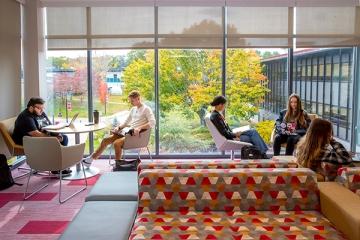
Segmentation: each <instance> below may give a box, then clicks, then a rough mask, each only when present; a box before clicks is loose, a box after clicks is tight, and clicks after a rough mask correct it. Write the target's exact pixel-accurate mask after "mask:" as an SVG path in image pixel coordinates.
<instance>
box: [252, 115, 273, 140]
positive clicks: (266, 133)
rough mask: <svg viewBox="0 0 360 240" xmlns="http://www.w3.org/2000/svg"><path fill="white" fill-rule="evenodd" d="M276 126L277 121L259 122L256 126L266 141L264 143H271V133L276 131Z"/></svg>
mask: <svg viewBox="0 0 360 240" xmlns="http://www.w3.org/2000/svg"><path fill="white" fill-rule="evenodd" d="M274 124H275V121H273V120H266V121H262V122H259V123H258V124H256V126H255V128H256V130H257V131H258V133H259V134H260V136H261V137H262V138H263V139H264V141H265V142H266V143H267V144H269V143H270V137H271V133H272V131H273V129H274Z"/></svg>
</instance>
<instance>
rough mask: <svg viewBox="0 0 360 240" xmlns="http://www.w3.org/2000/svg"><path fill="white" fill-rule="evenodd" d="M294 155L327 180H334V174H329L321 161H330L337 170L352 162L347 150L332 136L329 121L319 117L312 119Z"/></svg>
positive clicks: (300, 162)
mask: <svg viewBox="0 0 360 240" xmlns="http://www.w3.org/2000/svg"><path fill="white" fill-rule="evenodd" d="M296 156H297V160H298V163H299V164H300V165H301V166H303V167H306V168H310V169H312V170H313V171H315V172H317V173H320V174H321V175H323V176H324V177H325V179H327V180H334V178H335V177H336V175H335V176H333V175H329V174H330V172H327V171H326V169H324V168H323V164H322V163H331V164H333V165H334V166H335V168H336V170H337V168H338V167H340V166H341V165H343V164H344V165H346V164H349V163H351V162H352V158H351V156H350V154H349V152H348V151H347V150H346V149H345V147H344V146H343V145H342V144H341V143H339V142H337V141H336V140H335V139H334V138H333V130H332V124H331V122H329V121H327V120H324V119H320V118H318V119H314V120H313V121H312V123H311V125H310V127H309V129H308V131H307V133H306V135H305V136H304V137H303V138H302V139H301V140H300V142H299V144H298V147H297V150H296ZM333 172H335V173H336V171H333Z"/></svg>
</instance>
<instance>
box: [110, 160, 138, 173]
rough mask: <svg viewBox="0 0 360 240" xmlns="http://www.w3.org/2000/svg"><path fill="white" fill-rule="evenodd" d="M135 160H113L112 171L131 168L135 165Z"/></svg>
mask: <svg viewBox="0 0 360 240" xmlns="http://www.w3.org/2000/svg"><path fill="white" fill-rule="evenodd" d="M136 163H137V160H133V161H125V160H115V166H114V167H113V171H114V172H116V171H124V170H126V169H129V168H133V167H134V166H136Z"/></svg>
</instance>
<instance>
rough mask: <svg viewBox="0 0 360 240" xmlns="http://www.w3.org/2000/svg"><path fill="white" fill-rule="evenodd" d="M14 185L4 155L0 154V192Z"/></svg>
mask: <svg viewBox="0 0 360 240" xmlns="http://www.w3.org/2000/svg"><path fill="white" fill-rule="evenodd" d="M14 184H15V182H14V179H13V177H12V175H11V171H10V167H9V165H8V163H7V159H6V156H5V155H4V154H0V190H4V189H6V188H9V187H11V186H12V185H14Z"/></svg>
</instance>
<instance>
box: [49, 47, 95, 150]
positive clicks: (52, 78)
mask: <svg viewBox="0 0 360 240" xmlns="http://www.w3.org/2000/svg"><path fill="white" fill-rule="evenodd" d="M86 59H87V58H86V51H48V52H47V67H46V83H47V90H48V99H47V101H46V113H47V114H48V116H49V118H50V120H52V121H54V122H58V121H70V120H71V118H72V117H73V115H74V114H75V113H79V117H78V118H77V121H80V122H87V121H88V97H87V95H88V86H87V66H86ZM82 137H84V138H83V141H85V138H86V136H82ZM69 140H70V142H72V143H75V137H74V135H69ZM86 151H87V152H88V151H89V145H87V148H86Z"/></svg>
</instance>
